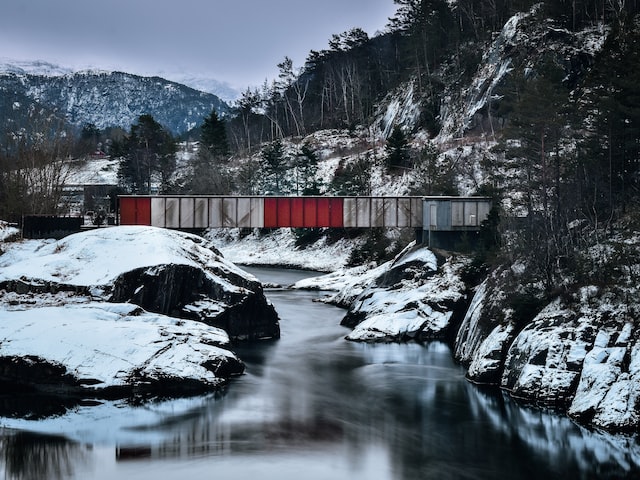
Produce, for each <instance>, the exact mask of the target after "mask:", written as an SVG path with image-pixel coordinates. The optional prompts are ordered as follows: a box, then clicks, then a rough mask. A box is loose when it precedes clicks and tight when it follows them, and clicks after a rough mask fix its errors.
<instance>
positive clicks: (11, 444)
mask: <svg viewBox="0 0 640 480" xmlns="http://www.w3.org/2000/svg"><path fill="white" fill-rule="evenodd" d="M0 434H2V430H0ZM0 451H1V452H2V465H3V467H4V474H5V475H4V478H5V479H6V480H31V479H43V478H46V479H50V480H57V479H63V478H69V477H72V476H73V474H74V472H75V470H76V469H77V467H78V465H84V464H87V463H88V462H89V461H90V458H91V456H90V453H91V449H90V448H89V447H87V446H85V445H80V444H78V443H75V442H71V441H69V440H67V439H65V438H62V437H55V436H43V435H37V434H32V433H27V432H16V433H13V434H10V433H8V432H5V433H4V434H3V435H2V436H0ZM1 471H2V469H0V472H1Z"/></svg>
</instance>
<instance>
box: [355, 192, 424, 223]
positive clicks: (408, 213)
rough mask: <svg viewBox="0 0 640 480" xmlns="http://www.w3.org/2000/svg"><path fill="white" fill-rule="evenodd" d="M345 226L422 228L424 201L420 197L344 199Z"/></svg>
mask: <svg viewBox="0 0 640 480" xmlns="http://www.w3.org/2000/svg"><path fill="white" fill-rule="evenodd" d="M344 226H345V227H357V228H371V227H412V228H419V227H421V226H422V199H421V198H419V197H347V198H345V199H344Z"/></svg>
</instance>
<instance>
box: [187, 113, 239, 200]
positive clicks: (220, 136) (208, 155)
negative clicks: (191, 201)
mask: <svg viewBox="0 0 640 480" xmlns="http://www.w3.org/2000/svg"><path fill="white" fill-rule="evenodd" d="M228 157H229V142H228V140H227V129H226V122H225V121H224V120H221V119H220V118H219V117H218V114H217V113H216V111H215V110H212V111H211V114H210V115H209V116H208V117H206V118H205V119H204V122H203V124H202V127H201V129H200V147H199V149H198V155H197V156H196V158H195V159H194V162H193V173H192V176H191V180H190V182H189V190H190V192H191V193H194V194H209V195H212V194H215V195H223V194H227V193H229V192H230V191H231V183H232V182H231V174H230V172H229V169H228V165H227V161H228Z"/></svg>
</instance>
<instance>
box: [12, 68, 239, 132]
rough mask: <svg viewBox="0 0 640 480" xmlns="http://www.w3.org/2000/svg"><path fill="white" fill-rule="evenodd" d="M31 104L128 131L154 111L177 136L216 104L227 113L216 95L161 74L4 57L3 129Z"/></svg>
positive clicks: (73, 120) (78, 121)
mask: <svg viewBox="0 0 640 480" xmlns="http://www.w3.org/2000/svg"><path fill="white" fill-rule="evenodd" d="M3 97H4V98H3ZM33 104H35V105H38V106H40V107H41V108H44V109H46V110H48V111H51V112H55V113H56V114H57V116H59V117H62V118H64V119H65V120H66V121H67V122H68V123H69V124H71V125H72V126H74V127H78V128H81V127H82V126H83V125H85V124H87V123H93V124H94V125H96V126H97V127H98V128H100V129H104V128H107V127H121V128H124V129H125V130H128V129H129V128H130V126H131V125H132V124H133V123H135V121H136V120H137V118H138V117H139V116H140V115H143V114H151V115H153V117H154V118H155V119H156V120H157V121H158V122H159V123H160V124H162V125H164V126H165V127H166V128H168V129H169V130H170V131H171V132H172V133H173V134H176V135H177V134H182V133H185V132H188V131H189V130H191V129H193V128H195V127H197V126H198V125H200V124H201V123H202V121H203V119H204V118H205V117H206V116H207V115H209V114H210V113H211V111H212V110H214V109H215V110H216V111H217V113H218V114H219V115H221V116H224V115H226V114H228V112H229V106H228V105H227V104H226V103H225V102H224V101H223V100H221V99H220V98H219V97H218V96H216V95H214V94H211V93H207V92H203V91H199V90H196V89H194V88H192V87H189V86H186V85H183V84H181V83H177V82H173V81H169V80H166V79H164V78H161V77H145V76H140V75H133V74H129V73H124V72H110V71H100V70H85V71H78V72H74V71H72V70H70V69H67V68H64V67H59V66H57V65H54V64H52V63H49V62H44V61H37V62H19V61H18V62H13V61H7V60H6V59H0V109H1V110H2V111H0V115H3V116H4V118H5V122H6V123H5V127H4V128H5V129H6V128H7V126H9V125H11V123H12V122H11V119H12V118H13V117H15V118H25V112H24V111H23V110H24V109H27V108H30V107H29V105H33ZM3 105H4V108H2V106H3ZM18 123H20V122H14V124H15V125H17V124H18Z"/></svg>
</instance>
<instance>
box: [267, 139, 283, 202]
mask: <svg viewBox="0 0 640 480" xmlns="http://www.w3.org/2000/svg"><path fill="white" fill-rule="evenodd" d="M261 156H262V162H261V167H262V173H263V178H262V180H263V185H264V187H263V188H264V191H265V193H269V194H282V193H286V192H287V190H288V182H287V178H286V172H287V167H288V165H287V163H288V161H287V157H286V156H285V152H284V147H283V145H282V142H281V141H280V140H276V141H275V142H272V143H270V144H269V145H267V146H266V147H264V148H263V149H262V155H261Z"/></svg>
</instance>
